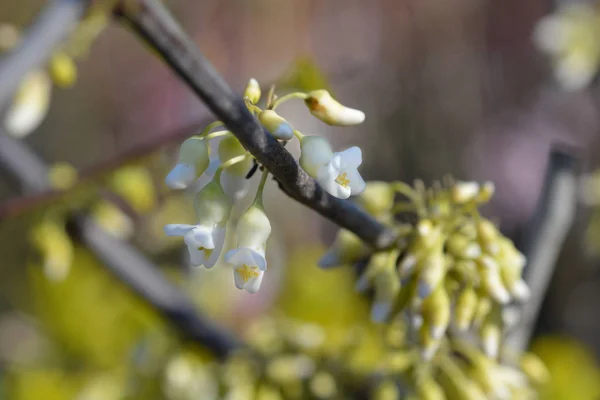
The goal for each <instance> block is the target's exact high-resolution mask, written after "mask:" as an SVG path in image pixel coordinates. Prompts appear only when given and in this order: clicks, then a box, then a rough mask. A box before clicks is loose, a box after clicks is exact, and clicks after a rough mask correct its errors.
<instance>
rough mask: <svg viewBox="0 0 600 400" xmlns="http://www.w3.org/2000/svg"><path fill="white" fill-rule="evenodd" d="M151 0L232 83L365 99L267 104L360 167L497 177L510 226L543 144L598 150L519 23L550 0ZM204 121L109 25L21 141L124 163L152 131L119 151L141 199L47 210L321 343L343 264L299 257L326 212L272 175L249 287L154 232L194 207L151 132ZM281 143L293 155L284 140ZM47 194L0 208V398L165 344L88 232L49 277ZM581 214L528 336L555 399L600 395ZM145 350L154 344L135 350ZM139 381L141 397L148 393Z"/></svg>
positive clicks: (26, 9) (9, 7)
mask: <svg viewBox="0 0 600 400" xmlns="http://www.w3.org/2000/svg"><path fill="white" fill-rule="evenodd" d="M166 4H167V5H168V7H169V8H170V9H171V10H172V11H173V13H174V14H175V16H176V17H177V18H178V19H179V20H180V22H181V23H182V25H183V27H184V28H185V30H186V31H187V32H188V33H189V34H190V35H191V36H192V37H193V38H194V40H195V41H196V42H197V44H198V45H199V47H200V49H201V50H202V51H203V52H204V54H205V55H206V57H207V58H208V59H209V60H210V61H211V62H212V63H213V64H214V65H215V67H216V68H217V70H218V71H219V72H220V73H221V74H223V75H224V76H225V78H226V80H227V81H228V82H229V83H230V84H231V86H232V87H233V88H234V89H235V90H237V91H238V92H240V93H241V92H242V91H243V90H244V87H245V84H246V83H247V81H248V79H249V78H250V77H255V78H256V79H258V80H259V82H261V84H262V85H263V89H265V88H267V87H268V85H269V84H272V83H275V84H277V85H278V88H279V92H280V93H285V92H288V91H293V90H311V89H317V88H327V89H329V90H330V91H331V92H332V93H333V94H334V95H335V97H336V98H338V99H340V100H341V101H342V102H343V103H344V104H346V105H348V106H351V107H356V108H359V109H361V110H363V111H365V113H366V115H367V119H366V121H365V123H363V124H362V125H359V126H356V127H351V128H345V129H340V128H332V127H329V126H327V125H325V124H322V123H320V122H319V121H317V120H315V119H313V118H308V116H309V114H308V112H307V111H306V109H305V108H304V107H303V106H302V104H300V103H294V102H290V103H289V104H286V105H285V106H283V107H282V108H281V113H282V114H283V115H284V116H285V117H286V119H287V120H288V121H289V122H290V123H292V125H293V126H294V127H296V128H297V129H299V130H301V131H302V132H303V133H305V134H318V135H323V136H326V137H327V138H328V139H329V140H330V141H331V142H332V144H333V145H334V147H335V148H336V149H343V148H346V147H349V146H351V145H358V146H360V147H361V148H362V150H363V160H364V162H363V165H362V167H361V173H362V175H363V177H364V178H365V179H366V180H369V179H373V180H398V179H400V180H404V181H407V182H412V181H413V180H414V179H417V178H420V179H423V180H424V181H425V182H427V183H431V182H433V181H435V180H439V179H441V178H442V177H443V176H445V175H447V174H451V175H453V176H454V177H456V178H458V179H463V180H491V181H493V182H495V184H496V193H497V194H496V195H495V197H494V199H493V201H492V202H491V204H490V205H488V206H487V207H486V208H485V214H486V216H488V217H490V218H492V219H493V220H495V221H497V222H498V223H499V226H500V227H501V229H502V230H503V232H504V233H505V234H506V235H507V236H509V237H511V238H512V239H514V240H515V241H516V243H517V244H519V243H520V240H521V238H522V235H523V232H524V229H525V227H526V224H527V223H528V222H529V219H530V218H531V216H532V213H533V211H534V208H535V205H536V202H537V200H538V196H539V194H540V190H541V187H542V184H543V179H544V174H545V170H546V166H547V161H548V153H549V151H550V149H551V148H552V147H553V146H559V147H567V148H573V149H574V151H575V153H576V154H577V155H578V157H580V170H581V172H582V173H587V172H591V171H593V170H594V169H595V168H597V167H598V164H599V161H598V157H597V154H598V151H599V150H600V148H599V147H600V141H599V136H598V130H599V129H600V123H599V121H600V120H599V117H600V113H599V111H600V101H599V100H600V99H599V96H598V90H597V88H595V87H591V88H590V89H589V90H582V91H578V92H565V91H563V90H561V88H560V87H559V86H558V85H557V84H556V83H555V82H554V81H553V78H552V71H551V65H550V63H549V62H548V59H547V58H546V57H544V55H543V54H541V53H540V52H539V51H538V50H537V49H536V48H535V47H534V45H533V43H532V40H531V36H532V30H533V28H534V26H535V24H536V22H537V21H538V20H539V19H540V18H541V17H543V16H544V15H547V14H549V13H551V12H552V10H553V7H554V6H553V4H551V2H549V1H538V0H532V1H528V2H523V1H518V0H502V1H499V0H490V1H487V2H481V1H473V0H456V1H453V2H444V1H433V0H418V1H411V0H402V1H392V0H373V1H369V2H365V1H358V0H331V1H327V2H319V1H314V0H294V1H287V2H277V1H273V0H214V1H210V0H198V1H184V0H177V1H167V2H166ZM43 5H44V2H42V1H33V0H28V1H19V2H17V1H10V0H9V1H3V2H1V3H0V22H11V23H14V24H15V25H17V26H19V27H26V26H27V25H28V24H29V23H30V22H31V21H32V20H33V18H34V16H35V15H36V13H38V12H39V11H40V9H41V7H42V6H43ZM210 121H212V117H211V115H210V113H209V112H208V110H207V109H206V107H205V106H204V105H203V104H201V103H200V102H199V101H198V100H197V99H196V98H195V97H194V95H193V94H191V93H190V92H189V91H188V89H187V88H186V87H185V86H184V85H183V84H182V83H181V82H180V81H179V80H178V78H177V77H176V76H174V75H173V74H172V73H171V72H170V71H169V70H168V69H167V68H166V67H165V65H164V64H163V63H162V62H161V61H160V60H159V59H158V58H156V57H155V56H154V55H153V54H152V53H151V52H149V51H147V49H146V48H145V46H144V45H143V44H141V42H140V41H138V40H137V39H136V38H135V37H134V36H133V35H131V34H130V33H129V32H128V31H127V30H126V29H124V28H123V27H121V26H119V25H117V24H116V23H114V24H111V25H110V26H109V27H108V28H107V29H106V30H105V31H103V32H102V33H101V34H100V36H99V37H98V39H97V40H96V41H95V43H94V44H93V46H92V47H91V49H90V51H89V54H87V55H86V56H85V57H84V58H83V59H82V60H81V61H79V62H78V79H77V83H76V84H75V85H74V86H73V87H72V88H69V89H68V90H64V89H60V88H55V89H53V92H52V103H51V106H50V111H49V114H48V117H47V118H46V119H45V121H44V122H43V124H42V125H41V127H40V128H39V129H38V130H37V131H36V132H34V133H33V134H31V135H30V136H29V137H27V138H26V139H24V140H25V142H26V143H27V144H28V145H29V146H30V147H31V148H32V149H34V150H35V151H36V152H37V153H38V154H39V155H40V156H41V157H43V159H44V160H46V161H47V162H48V163H50V164H56V163H68V164H69V165H70V166H72V167H73V168H75V169H76V170H77V171H90V170H94V168H95V167H96V166H97V165H100V164H101V165H104V164H103V163H107V162H111V161H110V160H121V161H119V162H123V160H124V158H123V157H124V156H123V155H127V154H133V153H132V152H135V151H136V149H139V148H140V147H144V146H147V145H148V143H155V142H161V143H162V142H164V144H165V145H164V146H161V147H160V148H159V149H157V150H156V151H155V152H152V153H150V154H146V155H144V157H143V158H141V159H136V160H135V163H134V164H131V165H128V167H129V168H133V169H136V170H135V171H137V172H135V171H134V172H133V173H134V174H136V173H138V172H139V169H141V170H143V171H144V172H141V174H142V175H144V176H146V177H148V182H150V183H148V185H145V186H144V185H141V186H140V187H139V188H137V189H134V190H133V191H134V192H135V193H134V194H132V195H131V196H132V198H137V199H138V200H137V201H139V202H141V205H139V204H138V205H139V207H133V209H131V207H130V209H127V210H126V211H127V212H126V213H125V214H124V215H125V216H123V218H121V219H119V218H117V217H115V216H114V214H111V213H110V212H106V210H105V214H102V211H99V210H98V205H97V204H96V203H95V200H93V199H94V198H95V196H92V195H86V194H85V193H83V194H82V195H81V196H79V197H81V199H82V200H79V198H78V199H77V200H76V201H75V202H74V203H73V202H71V199H69V198H64V199H60V200H58V201H56V202H53V205H56V204H57V203H59V204H58V207H54V208H52V209H51V211H50V212H51V213H56V214H57V215H61V213H64V212H65V210H69V209H71V208H72V207H80V206H81V205H84V206H85V208H86V210H91V211H90V212H92V213H95V214H94V215H98V218H100V219H101V218H102V215H104V216H105V218H106V220H107V221H108V222H106V224H107V226H115V227H116V228H115V229H117V231H119V230H121V231H123V230H131V235H130V236H129V235H125V234H123V235H122V236H128V239H127V240H131V241H132V242H133V243H134V244H135V246H136V247H138V248H139V249H140V250H141V251H142V252H143V253H145V254H146V255H148V256H149V257H150V258H151V259H152V260H153V261H155V262H156V263H157V265H159V266H160V268H161V269H163V270H164V272H165V273H166V274H167V275H168V276H169V278H171V279H172V280H173V281H174V282H176V283H177V284H178V285H180V286H181V288H182V290H185V291H186V292H187V293H189V294H190V296H192V297H193V298H194V300H195V301H196V302H197V304H198V307H200V308H201V309H202V310H205V311H206V312H207V313H208V314H209V315H211V316H213V317H214V318H216V319H217V320H218V321H219V322H220V323H221V324H222V325H225V326H229V327H231V328H232V329H235V330H237V331H239V332H241V331H243V330H244V327H245V326H248V324H250V323H251V322H252V321H254V320H256V319H257V318H258V317H259V316H261V315H264V314H267V313H280V314H282V315H285V316H286V317H290V318H295V319H299V320H302V321H306V322H314V323H320V324H322V325H323V326H325V327H326V331H327V334H328V337H329V338H332V339H331V341H332V343H336V340H337V341H339V340H338V339H336V338H337V337H339V336H340V335H341V334H342V332H344V331H345V330H347V329H349V327H351V326H354V325H355V324H356V323H358V322H359V321H362V320H364V319H366V315H367V314H368V306H367V303H366V302H365V301H364V299H362V298H361V297H360V296H359V295H357V294H354V292H353V289H352V288H353V276H352V272H351V271H349V270H339V271H338V270H336V271H327V272H323V271H320V270H318V269H317V268H316V266H315V263H316V260H317V259H318V257H319V255H320V254H322V252H323V251H324V249H325V247H326V246H327V245H328V244H330V243H331V242H332V240H333V237H334V233H335V231H336V227H335V226H333V225H332V224H331V223H329V222H328V221H326V220H324V219H323V218H322V217H320V216H318V215H316V214H315V213H314V212H312V211H311V210H309V209H307V208H304V207H303V206H301V205H299V204H297V203H295V202H293V201H291V200H289V199H288V198H287V197H286V196H285V195H284V194H283V193H282V192H280V191H279V190H278V189H277V185H276V184H269V185H268V187H267V189H266V194H267V198H266V200H265V208H266V210H267V213H268V214H269V216H270V218H271V222H272V225H273V234H272V236H271V239H270V243H269V250H268V253H267V257H268V260H269V271H268V274H267V275H266V278H265V281H264V282H263V287H262V289H261V291H260V292H259V293H257V294H248V293H246V292H243V291H238V290H237V289H236V288H235V287H234V285H233V284H232V276H231V271H230V270H229V269H228V268H226V267H223V268H215V269H213V270H210V271H204V270H202V271H201V270H199V269H192V268H190V267H188V266H187V254H186V250H185V248H184V245H183V243H182V242H181V240H177V239H174V240H167V238H165V237H164V235H163V232H162V227H163V225H164V224H166V223H192V222H191V221H192V220H193V218H194V216H193V210H192V208H191V201H192V194H191V193H179V192H178V193H173V192H172V191H170V190H168V188H167V187H166V186H165V185H164V183H163V177H164V175H165V174H166V173H167V172H168V170H169V168H170V167H171V166H172V165H173V163H174V162H175V160H176V151H175V150H176V149H177V147H178V145H179V143H180V142H181V137H180V138H179V140H169V139H168V137H169V135H173V134H174V133H175V132H180V131H181V130H182V129H185V128H186V127H199V126H201V124H202V123H207V122H210ZM289 148H290V151H291V152H292V153H293V154H294V155H295V156H298V155H299V149H298V147H297V143H293V144H292V145H290V146H289ZM125 159H126V157H125ZM115 165H119V163H117V164H115ZM63 167H64V166H63ZM65 168H66V167H65ZM67 169H68V168H67ZM119 170H121V171H122V170H123V169H122V168H121V169H110V170H107V171H108V172H106V173H103V174H101V178H102V179H103V181H102V182H103V184H104V183H106V184H108V185H110V184H111V182H113V181H111V179H112V180H114V179H118V178H114V172H115V171H119ZM130 171H131V170H130ZM257 179H258V178H257V177H254V178H253V181H256V180H257ZM59 181H60V179H59ZM107 182H108V183H107ZM254 184H256V183H254ZM16 189H17V188H16V187H15V186H14V185H12V184H11V180H10V179H8V177H7V178H6V179H4V178H3V177H0V200H2V201H7V200H9V199H14V198H15V197H16V196H19V195H20V194H19V192H18V190H16ZM90 191H91V189H90ZM84 192H85V190H84ZM140 199H141V200H140ZM144 199H145V200H144ZM247 204H248V203H246V205H247ZM243 209H244V206H243V205H241V206H240V207H238V214H239V212H240V211H242V210H243ZM100 210H101V207H100ZM47 211H48V207H46V206H44V207H36V208H34V209H32V210H31V211H28V212H26V213H23V214H22V215H19V216H18V217H15V218H8V219H5V220H2V221H0V254H1V262H0V382H2V383H0V386H1V385H4V390H5V392H4V393H5V396H7V397H6V398H8V399H42V398H43V399H63V398H78V399H110V398H125V397H118V396H119V395H116V397H110V396H111V395H109V394H107V393H106V392H104V391H106V390H108V389H106V388H107V387H109V388H110V387H112V388H113V390H114V393H118V392H119V390H122V388H123V387H125V386H126V384H125V383H124V382H125V377H126V376H127V377H128V379H129V378H131V375H130V374H127V373H126V372H125V371H126V370H128V368H130V367H131V366H132V365H136V364H135V363H136V357H137V356H138V355H139V354H140V352H141V354H145V357H149V358H148V359H150V358H151V357H152V356H153V353H156V354H159V353H160V351H162V350H160V349H161V346H164V347H165V348H169V346H181V345H174V344H173V341H174V339H173V333H172V332H171V331H170V330H169V328H168V325H167V324H165V323H164V321H163V320H162V319H160V318H159V317H158V316H157V315H156V314H155V313H154V312H153V311H152V310H151V309H150V308H149V307H147V306H146V305H145V304H144V303H143V302H141V301H140V300H139V299H138V298H137V297H136V296H135V295H133V294H132V293H131V292H130V291H129V290H128V289H127V288H126V287H124V286H122V284H121V283H120V282H119V281H118V280H116V279H115V278H114V277H113V276H112V275H110V274H109V273H107V272H106V271H105V270H104V269H103V268H101V266H100V265H99V262H98V260H96V259H95V258H94V257H93V256H92V255H91V253H89V252H88V251H87V250H85V249H83V248H81V247H79V246H76V251H75V255H74V258H73V262H72V264H71V265H70V269H69V271H68V272H66V273H64V271H63V272H59V273H58V274H59V275H61V276H62V275H63V274H66V277H64V278H61V279H52V278H51V277H49V276H48V275H49V274H50V275H51V276H52V273H51V272H50V273H49V272H48V270H44V269H43V268H42V264H43V263H42V260H41V259H40V257H39V255H38V254H37V253H36V251H34V250H32V246H31V240H30V239H31V238H32V229H33V227H34V226H35V223H36V221H38V220H39V218H40V213H44V212H47ZM107 215H108V216H107ZM593 217H594V210H593V209H590V208H587V207H584V206H582V205H579V206H578V212H577V216H576V221H575V224H574V226H573V228H572V229H571V231H570V233H569V236H568V239H567V242H566V245H565V247H564V248H563V249H562V251H561V255H560V259H559V263H558V265H557V267H556V270H555V273H554V276H553V278H552V283H551V286H550V289H549V292H548V295H547V297H546V299H545V301H544V305H543V309H542V312H541V314H540V318H539V321H538V323H537V328H536V339H535V340H534V344H533V348H534V350H536V352H537V353H538V354H539V355H540V356H542V358H543V359H544V360H545V361H546V362H547V363H548V366H549V368H550V369H551V371H552V373H553V374H556V375H553V376H556V379H555V382H557V383H556V385H557V388H556V390H555V391H554V397H553V398H564V399H567V398H581V399H586V398H590V399H592V398H597V397H593V396H597V394H598V393H600V388H599V386H600V379H599V378H600V370H599V369H598V366H597V357H598V356H599V355H600V319H599V318H597V315H598V307H599V306H600V270H599V269H598V254H599V251H600V232H598V234H594V224H593V223H592V222H593V221H594V218H593ZM123 219H125V220H126V221H127V222H123ZM111 224H112V225H111ZM121 233H122V232H121ZM33 235H34V236H35V234H33ZM41 235H42V236H44V235H45V233H43V232H42V233H41ZM34 241H35V238H34ZM372 328H373V327H369V328H368V329H372ZM336 335H337V336H336ZM144 346H146V347H144ZM148 348H151V349H158V350H156V351H145V352H144V351H141V350H140V349H146V350H147V349H148ZM370 351H371V353H368V354H371V355H373V354H376V350H370ZM156 357H158V356H156ZM143 363H144V365H146V366H147V365H151V364H152V363H151V362H150V361H147V362H146V361H144V362H143ZM131 368H133V367H131ZM103 379H104V381H102V380H103ZM576 379H577V380H579V381H581V383H580V384H579V385H578V386H580V387H581V388H582V389H581V390H582V395H581V396H580V397H578V396H575V395H573V392H570V395H571V396H569V392H567V394H564V395H562V394H561V393H562V392H560V388H559V386H560V385H561V384H563V385H568V384H571V385H573V386H575V385H574V382H579V381H577V380H576ZM97 382H105V384H102V385H100V386H102V387H103V388H104V389H103V390H104V391H103V392H100V393H101V394H99V395H98V394H96V396H97V397H92V395H90V393H93V387H94V384H97ZM106 382H109V383H106ZM127 382H129V381H127ZM135 382H138V383H139V380H135ZM129 383H130V382H129ZM111 385H112V386H111ZM584 389H585V390H584ZM86 390H87V391H88V392H86ZM86 393H87V394H86ZM76 396H80V397H76ZM85 396H88V397H85ZM98 396H99V397H98ZM154 396H155V397H151V396H150V395H148V396H146V397H140V398H161V397H160V395H156V394H154ZM561 396H562V397H561ZM168 398H169V397H168ZM172 398H176V397H172Z"/></svg>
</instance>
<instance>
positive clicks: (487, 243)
mask: <svg viewBox="0 0 600 400" xmlns="http://www.w3.org/2000/svg"><path fill="white" fill-rule="evenodd" d="M477 237H478V240H479V244H480V245H481V248H482V249H483V250H484V251H485V252H488V253H489V254H492V255H493V254H496V253H497V252H498V250H499V244H498V238H499V237H500V232H498V229H497V228H496V226H495V225H494V224H492V223H491V222H490V221H488V220H487V219H481V220H480V221H479V222H478V223H477Z"/></svg>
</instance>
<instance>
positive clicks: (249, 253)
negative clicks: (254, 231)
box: [225, 247, 267, 271]
mask: <svg viewBox="0 0 600 400" xmlns="http://www.w3.org/2000/svg"><path fill="white" fill-rule="evenodd" d="M225 261H226V262H228V263H229V264H233V265H235V266H238V267H239V266H242V265H248V266H255V267H258V268H259V269H261V270H263V271H264V270H265V269H267V260H266V259H265V255H264V253H260V252H258V251H256V250H253V249H249V248H247V247H242V248H237V249H232V250H229V251H228V252H227V253H226V254H225Z"/></svg>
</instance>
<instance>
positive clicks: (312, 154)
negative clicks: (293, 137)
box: [299, 136, 333, 178]
mask: <svg viewBox="0 0 600 400" xmlns="http://www.w3.org/2000/svg"><path fill="white" fill-rule="evenodd" d="M300 151H301V153H300V160H299V162H300V166H301V167H302V169H303V170H304V171H306V173H307V174H308V175H310V176H312V177H313V178H316V177H317V174H318V173H319V168H321V167H323V166H324V165H327V163H328V162H329V161H330V160H331V158H332V157H333V150H331V146H330V145H329V142H328V141H327V139H325V138H324V137H321V136H302V138H301V139H300Z"/></svg>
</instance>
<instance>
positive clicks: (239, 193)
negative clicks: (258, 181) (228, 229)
mask: <svg viewBox="0 0 600 400" xmlns="http://www.w3.org/2000/svg"><path fill="white" fill-rule="evenodd" d="M244 154H246V149H245V148H244V147H243V146H242V144H241V143H240V142H239V140H237V138H236V137H235V136H229V137H226V138H224V139H222V140H221V141H220V142H219V159H220V160H221V163H226V162H227V161H229V160H232V159H234V158H236V157H239V156H242V155H244ZM251 168H252V158H251V157H246V158H244V159H243V160H241V161H240V162H237V163H235V164H233V165H231V166H229V167H227V168H226V169H225V170H224V171H223V173H222V174H221V186H222V187H223V191H224V192H225V194H226V195H227V196H229V198H230V199H231V200H232V201H233V202H237V201H239V200H241V199H242V198H243V197H244V196H245V195H246V193H247V192H248V186H249V183H250V180H249V179H246V175H247V174H248V171H249V170H250V169H251Z"/></svg>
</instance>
